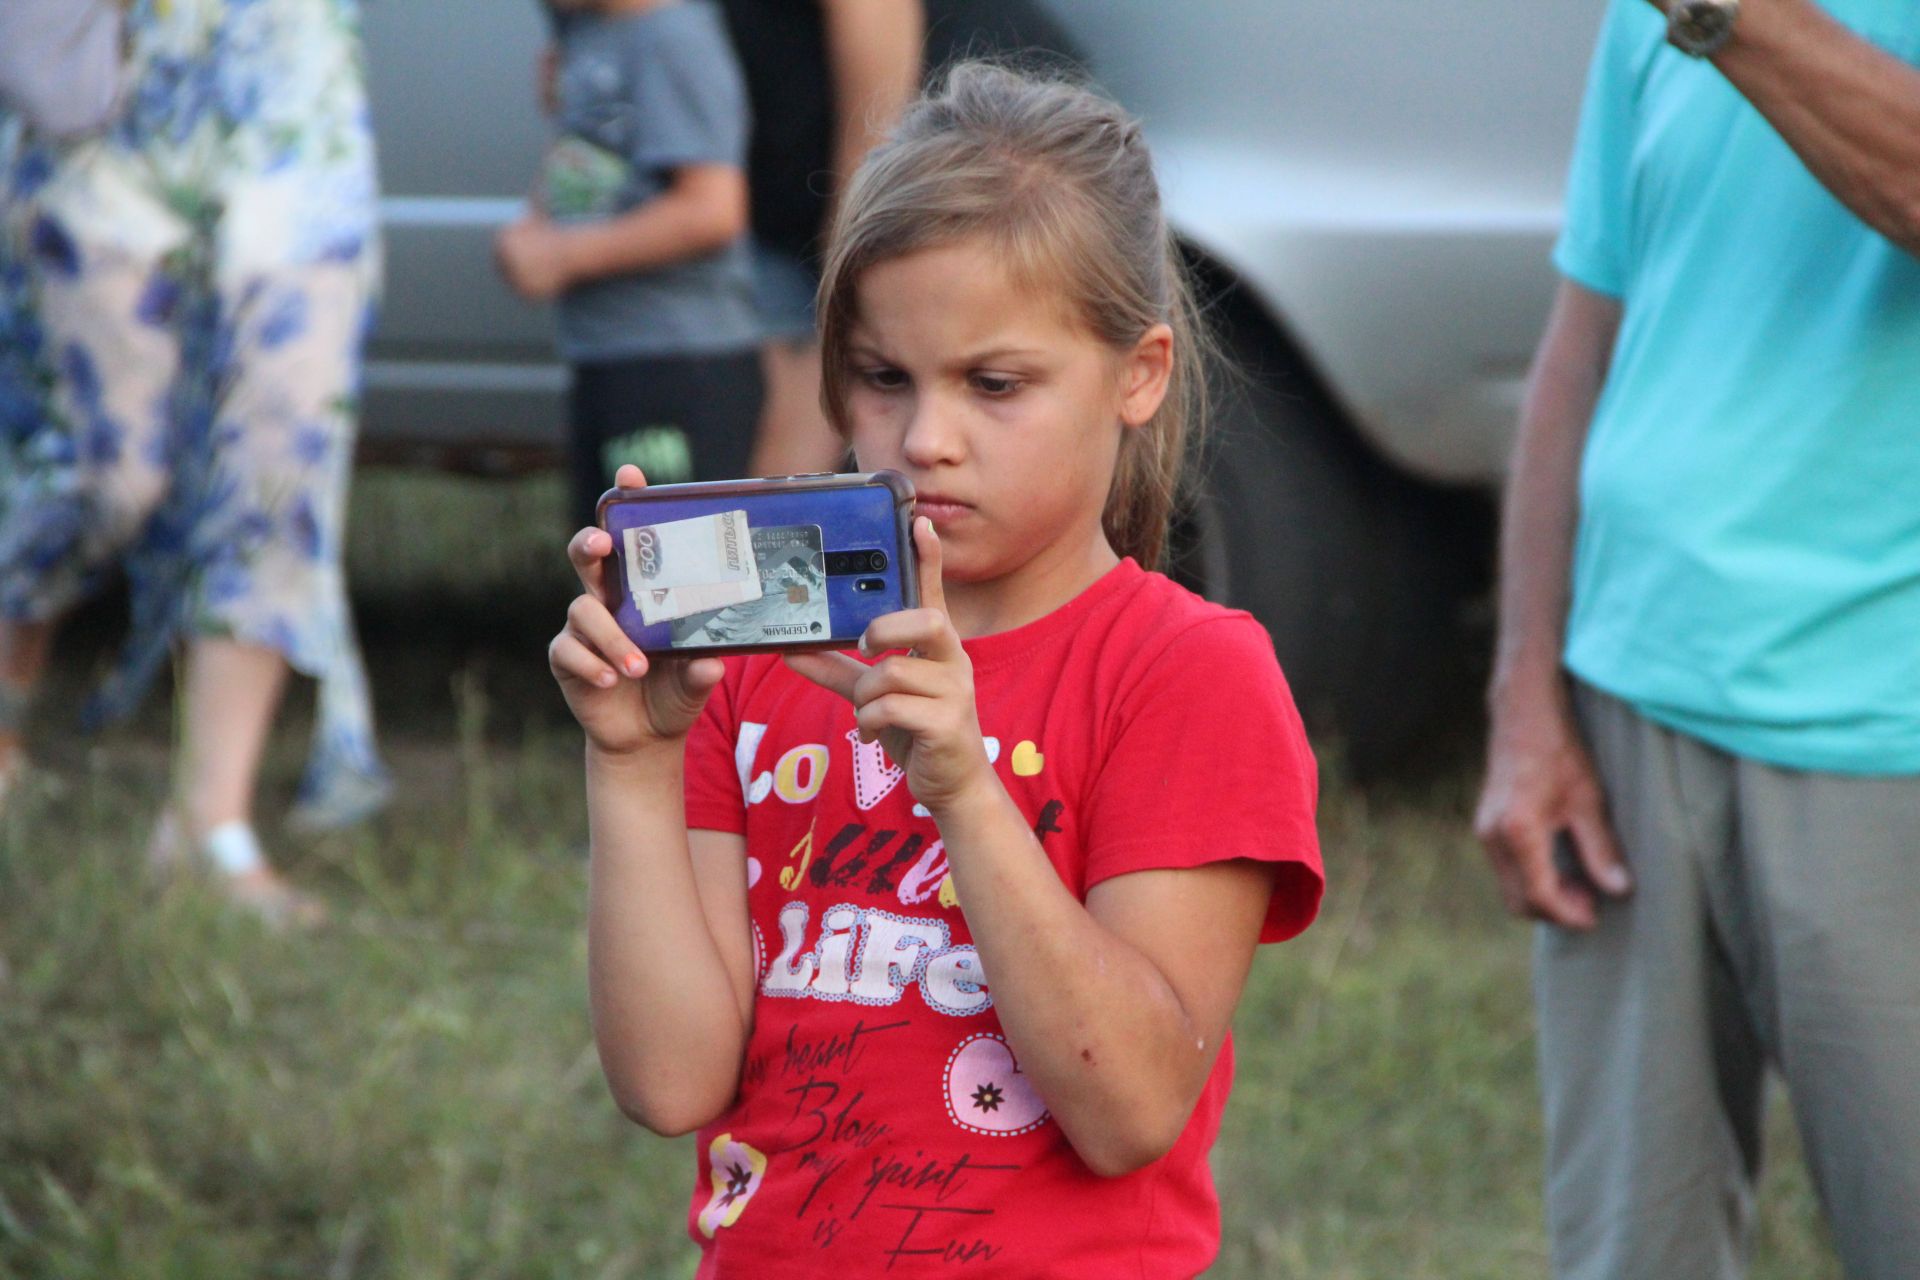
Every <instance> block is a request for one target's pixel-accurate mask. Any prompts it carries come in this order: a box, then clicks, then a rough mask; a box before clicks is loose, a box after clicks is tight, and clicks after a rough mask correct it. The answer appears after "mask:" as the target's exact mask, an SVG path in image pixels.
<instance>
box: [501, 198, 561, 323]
mask: <svg viewBox="0 0 1920 1280" xmlns="http://www.w3.org/2000/svg"><path fill="white" fill-rule="evenodd" d="M494 258H495V260H496V261H497V262H498V263H499V264H500V274H501V275H503V276H505V277H506V279H507V283H508V284H509V285H511V286H513V291H514V292H515V293H517V294H519V295H520V296H521V297H523V298H525V299H527V300H528V301H529V302H548V301H551V300H552V299H554V298H556V297H558V296H559V295H560V294H562V293H564V292H565V291H566V290H567V288H568V286H570V285H571V284H572V283H573V269H572V264H571V261H570V258H569V255H568V253H567V232H566V231H565V230H564V229H562V228H560V227H557V226H555V225H554V224H553V222H552V221H551V220H549V219H548V218H547V216H546V215H545V214H543V213H529V214H527V215H526V216H525V217H523V218H521V219H520V220H519V221H518V222H515V223H512V224H510V225H509V226H507V227H504V228H502V229H501V232H500V236H499V239H498V240H496V241H495V242H494Z"/></svg>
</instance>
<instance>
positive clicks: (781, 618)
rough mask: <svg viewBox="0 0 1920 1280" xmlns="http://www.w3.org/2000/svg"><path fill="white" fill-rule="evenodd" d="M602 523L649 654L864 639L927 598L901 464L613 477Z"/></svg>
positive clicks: (625, 613) (612, 603) (624, 602)
mask: <svg viewBox="0 0 1920 1280" xmlns="http://www.w3.org/2000/svg"><path fill="white" fill-rule="evenodd" d="M599 523H600V527H601V528H603V529H605V530H606V531H607V532H608V533H610V534H612V535H613V557H612V561H611V564H610V565H609V570H610V571H609V572H608V574H607V590H608V595H609V599H608V601H607V607H608V608H610V609H612V610H613V615H614V617H615V618H616V619H617V620H618V621H619V623H620V626H621V628H622V629H623V630H625V631H626V633H627V635H629V636H630V637H632V639H633V641H634V643H635V644H637V645H639V646H640V650H641V652H643V653H649V654H662V653H677V654H693V655H705V654H729V653H768V652H774V651H790V650H799V649H850V648H853V647H854V646H855V645H857V644H859V642H860V636H861V634H862V633H863V632H865V631H866V629H867V624H868V623H870V622H872V621H873V620H874V619H875V618H878V617H880V616H881V615H882V614H888V613H895V612H898V611H899V610H901V609H912V608H916V607H918V605H919V603H920V580H919V575H918V573H917V572H916V570H917V564H918V562H917V561H916V559H915V557H914V551H913V533H912V523H913V485H912V483H911V482H910V481H908V479H907V478H906V477H905V476H903V475H901V474H899V473H898V472H895V471H874V472H868V473H864V474H855V475H835V474H831V473H822V474H819V475H805V476H781V477H778V478H776V479H771V480H722V481H715V482H712V483H705V484H662V485H650V486H648V487H647V488H645V489H609V490H608V491H607V492H606V493H605V494H603V495H602V496H601V498H600V507H599Z"/></svg>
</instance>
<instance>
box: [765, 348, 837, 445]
mask: <svg viewBox="0 0 1920 1280" xmlns="http://www.w3.org/2000/svg"><path fill="white" fill-rule="evenodd" d="M760 350H761V368H762V369H763V370H764V372H765V374H766V403H765V406H764V407H763V408H762V409H761V412H760V438H759V440H758V442H757V443H756V444H755V446H754V451H753V474H754V475H757V476H791V475H803V474H805V473H807V472H810V471H838V470H840V469H841V468H842V467H843V466H844V465H845V462H846V456H847V445H846V441H844V440H842V439H840V437H839V436H837V435H835V434H834V431H833V428H832V427H830V426H829V425H827V419H826V415H825V414H824V413H822V412H821V410H820V344H819V343H818V342H815V341H812V340H811V339H808V340H804V341H787V340H779V339H777V340H775V341H772V342H769V343H767V344H766V345H765V346H764V347H762V348H761V349H760Z"/></svg>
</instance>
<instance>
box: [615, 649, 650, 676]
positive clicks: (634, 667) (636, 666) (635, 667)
mask: <svg viewBox="0 0 1920 1280" xmlns="http://www.w3.org/2000/svg"><path fill="white" fill-rule="evenodd" d="M620 665H621V666H623V667H625V668H626V671H627V674H628V675H630V676H637V675H639V674H640V672H641V671H642V670H643V669H644V668H642V666H641V665H640V655H639V654H637V653H630V654H628V655H627V656H626V657H625V658H624V659H623V660H622V661H621V663H620Z"/></svg>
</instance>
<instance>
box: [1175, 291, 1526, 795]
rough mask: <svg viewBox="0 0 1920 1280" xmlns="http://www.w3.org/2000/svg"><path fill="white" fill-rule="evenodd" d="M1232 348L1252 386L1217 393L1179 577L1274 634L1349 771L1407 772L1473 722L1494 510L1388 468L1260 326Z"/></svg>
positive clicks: (1303, 697)
mask: <svg viewBox="0 0 1920 1280" xmlns="http://www.w3.org/2000/svg"><path fill="white" fill-rule="evenodd" d="M1223 345H1224V346H1225V347H1226V349H1227V354H1228V356H1229V363H1230V364H1232V365H1234V366H1236V367H1237V373H1234V374H1229V375H1228V376H1226V377H1224V378H1223V379H1221V382H1222V383H1223V384H1224V385H1223V386H1222V387H1221V389H1220V390H1219V391H1218V392H1217V394H1216V397H1215V406H1214V412H1213V433H1212V437H1211V440H1210V441H1209V444H1208V446H1207V447H1206V449H1205V452H1204V457H1203V464H1202V467H1201V471H1200V483H1199V484H1198V485H1197V486H1196V489H1195V492H1194V494H1193V497H1192V500H1191V502H1190V504H1189V506H1188V509H1187V511H1186V513H1185V516H1184V518H1183V520H1182V521H1181V523H1180V525H1179V527H1177V528H1176V531H1175V551H1174V558H1173V572H1174V575H1175V576H1176V577H1178V578H1181V579H1182V580H1184V581H1186V582H1187V583H1188V584H1189V585H1190V586H1192V587H1194V589H1196V590H1198V591H1200V592H1201V593H1202V594H1205V595H1207V596H1208V597H1209V598H1211V599H1215V600H1218V601H1221V602H1223V603H1226V604H1229V605H1232V606H1235V607H1237V608H1242V609H1246V610H1247V611H1248V612H1250V613H1252V614H1253V615H1254V616H1255V617H1256V618H1258V619H1259V620H1260V622H1261V623H1262V624H1263V625H1264V626H1265V627H1266V628H1267V630H1268V632H1269V633H1270V634H1271V635H1272V636H1273V643H1274V650H1275V652H1276V653H1278V655H1279V658H1280V663H1281V666H1282V668H1283V669H1284V670H1285V672H1286V675H1287V680H1288V682H1289V684H1290V685H1291V686H1292V688H1293V692H1294V697H1295V699H1296V701H1297V702H1298V703H1299V704H1300V707H1301V710H1302V712H1303V714H1305V715H1306V717H1307V719H1308V720H1309V722H1310V723H1311V724H1313V725H1314V726H1315V728H1316V729H1317V730H1320V731H1322V732H1326V731H1331V733H1332V734H1333V735H1334V736H1335V737H1336V738H1337V739H1338V740H1339V741H1340V742H1341V743H1342V744H1343V745H1344V749H1345V753H1346V757H1347V760H1348V762H1349V763H1350V764H1352V765H1353V766H1354V767H1356V768H1358V769H1360V770H1362V771H1366V770H1370V769H1375V768H1379V767H1387V766H1390V765H1394V764H1397V763H1400V762H1403V761H1405V760H1406V759H1407V757H1408V755H1409V752H1410V749H1411V748H1414V747H1416V746H1419V745H1421V744H1423V743H1425V742H1426V741H1428V740H1429V739H1430V737H1431V736H1432V733H1433V731H1434V730H1435V729H1436V728H1437V727H1438V726H1439V725H1440V724H1441V723H1443V722H1446V721H1448V720H1449V719H1451V720H1453V721H1454V722H1456V723H1457V722H1459V721H1461V720H1462V719H1463V718H1464V719H1465V720H1467V721H1469V722H1470V721H1471V718H1472V708H1473V707H1474V705H1475V703H1476V696H1475V695H1476V690H1477V686H1478V670H1479V664H1480V662H1481V659H1480V653H1481V650H1482V649H1483V648H1484V643H1485V636H1484V628H1480V627H1476V626H1475V625H1474V608H1473V606H1474V605H1475V604H1477V603H1478V602H1479V601H1481V600H1483V599H1484V596H1485V592H1486V589H1487V585H1488V577H1489V568H1490V565H1491V560H1492V536H1493V535H1492V512H1491V504H1490V503H1489V502H1488V500H1487V499H1486V498H1485V497H1484V496H1483V495H1480V494H1475V493H1460V492H1453V491H1447V490H1443V489H1438V488H1436V487H1434V486H1430V485H1426V484H1422V483H1420V482H1417V481H1415V480H1412V479H1410V478H1409V477H1407V476H1405V475H1402V474H1400V473H1399V472H1397V471H1395V470H1393V469H1392V468H1390V467H1388V466H1387V465H1386V464H1385V463H1383V462H1382V461H1381V460H1380V459H1379V458H1377V457H1376V456H1374V455H1373V454H1372V453H1371V452H1369V451H1368V450H1367V449H1366V447H1365V446H1364V445H1362V444H1361V443H1360V442H1359V441H1358V440H1357V439H1356V438H1355V437H1354V435H1353V433H1352V432H1351V431H1350V430H1349V429H1347V428H1346V426H1345V424H1344V423H1342V422H1341V421H1340V419H1339V417H1338V414H1337V412H1336V411H1335V410H1333V408H1332V406H1331V404H1330V402H1329V401H1328V400H1326V399H1325V397H1324V396H1322V395H1321V394H1320V393H1319V392H1318V390H1317V388H1316V387H1315V385H1314V383H1313V380H1312V378H1311V375H1310V374H1309V373H1308V372H1307V371H1306V370H1305V369H1304V368H1302V367H1301V366H1300V365H1299V364H1298V363H1297V362H1294V361H1291V360H1288V359H1287V358H1286V357H1285V355H1284V353H1283V352H1281V351H1279V350H1278V349H1277V348H1276V346H1275V344H1274V340H1273V339H1272V338H1271V337H1270V336H1268V335H1265V334H1262V333H1260V332H1259V331H1258V329H1257V328H1256V327H1255V326H1253V325H1251V324H1242V325H1239V326H1235V327H1233V328H1230V329H1229V330H1228V331H1227V332H1226V334H1225V335H1224V344H1223Z"/></svg>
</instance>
